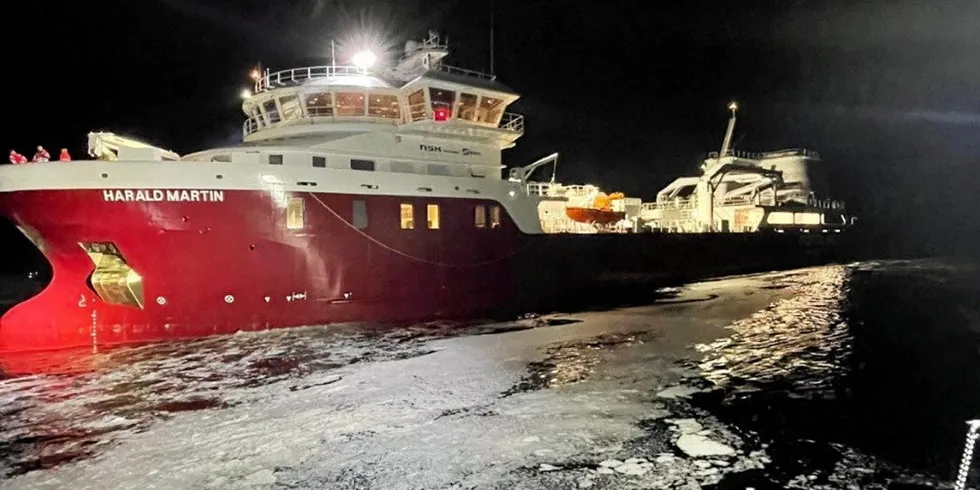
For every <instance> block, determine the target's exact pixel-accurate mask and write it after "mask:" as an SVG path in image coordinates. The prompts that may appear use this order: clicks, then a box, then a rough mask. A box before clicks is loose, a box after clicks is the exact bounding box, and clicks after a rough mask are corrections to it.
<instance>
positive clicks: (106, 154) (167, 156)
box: [88, 132, 180, 160]
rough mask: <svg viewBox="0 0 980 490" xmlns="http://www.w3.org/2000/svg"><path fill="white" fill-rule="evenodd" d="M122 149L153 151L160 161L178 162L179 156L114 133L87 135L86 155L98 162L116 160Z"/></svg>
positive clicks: (92, 133)
mask: <svg viewBox="0 0 980 490" xmlns="http://www.w3.org/2000/svg"><path fill="white" fill-rule="evenodd" d="M124 148H139V149H144V150H153V151H154V152H155V153H157V154H158V155H160V159H162V160H180V155H178V154H176V153H174V152H172V151H170V150H164V149H162V148H157V147H155V146H153V145H150V144H147V143H143V142H142V141H137V140H134V139H132V138H126V137H123V136H118V135H116V134H114V133H103V132H91V133H89V134H88V154H89V155H90V156H92V157H94V158H96V159H98V160H118V159H119V156H118V154H119V150H121V149H124Z"/></svg>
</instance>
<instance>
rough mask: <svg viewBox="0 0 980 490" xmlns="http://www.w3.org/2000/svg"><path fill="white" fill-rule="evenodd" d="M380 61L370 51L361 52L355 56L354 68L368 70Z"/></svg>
mask: <svg viewBox="0 0 980 490" xmlns="http://www.w3.org/2000/svg"><path fill="white" fill-rule="evenodd" d="M377 60H378V57H377V56H375V55H374V53H372V52H370V51H361V52H360V53H357V54H355V55H354V66H356V67H358V68H360V69H362V70H366V69H368V68H371V67H372V66H374V62H375V61H377Z"/></svg>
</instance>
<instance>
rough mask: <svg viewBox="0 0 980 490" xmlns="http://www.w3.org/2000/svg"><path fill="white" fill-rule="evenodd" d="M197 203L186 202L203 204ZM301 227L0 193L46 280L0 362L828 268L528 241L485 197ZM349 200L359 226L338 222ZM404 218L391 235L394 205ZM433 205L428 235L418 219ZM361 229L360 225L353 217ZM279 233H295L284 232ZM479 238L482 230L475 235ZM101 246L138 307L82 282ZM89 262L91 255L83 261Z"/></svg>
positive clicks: (270, 205)
mask: <svg viewBox="0 0 980 490" xmlns="http://www.w3.org/2000/svg"><path fill="white" fill-rule="evenodd" d="M206 192H213V191H202V194H201V195H202V196H204V194H203V193H206ZM284 198H301V199H302V200H303V203H304V207H303V210H304V211H303V213H302V214H303V216H302V219H301V221H302V223H301V224H302V226H298V227H296V226H294V227H293V228H291V227H290V226H289V224H290V223H289V222H288V220H287V218H286V210H285V209H284V207H283V206H281V205H279V204H277V202H282V201H281V199H280V200H278V201H277V200H275V199H273V197H272V196H271V195H270V193H268V192H264V191H257V190H256V191H247V190H241V191H231V190H226V191H223V201H222V202H220V203H216V202H205V201H199V202H140V201H126V202H106V201H105V199H104V196H103V191H101V190H45V191H22V192H11V193H5V194H0V212H3V214H5V215H6V216H8V217H10V218H12V219H13V220H14V222H15V223H16V224H17V225H18V226H20V227H21V228H22V229H23V230H24V231H25V232H26V234H28V236H30V237H32V239H33V241H34V242H35V244H36V245H37V246H38V248H40V249H41V251H42V252H43V254H44V256H45V257H46V258H47V260H48V261H49V262H50V264H51V266H52V271H53V277H52V279H51V282H50V283H49V284H48V285H47V287H46V288H44V289H43V290H42V291H41V292H40V293H38V294H37V295H35V296H33V297H31V298H29V299H27V300H25V301H23V302H22V303H20V304H17V305H15V306H14V307H13V308H11V309H10V310H8V311H7V312H6V313H5V314H4V315H3V316H2V318H0V351H8V352H9V351H29V350H44V349H61V348H68V347H82V346H84V347H94V346H100V347H101V346H108V345H114V344H125V343H139V342H147V341H157V340H167V339H180V338H193V337H203V336H209V335H215V334H224V333H234V332H238V331H249V330H265V329H271V328H281V327H293V326H301V325H320V324H329V323H342V322H363V321H382V322H386V321H394V322H402V321H413V320H428V319H433V318H438V317H466V316H469V315H472V314H474V313H482V312H499V311H501V310H503V311H508V312H510V313H516V312H522V311H541V310H542V309H547V308H555V307H557V308H571V309H574V308H577V307H582V306H588V305H593V304H595V303H596V302H597V301H598V302H607V301H608V300H609V299H610V298H612V299H613V301H614V302H615V304H624V303H629V302H635V301H646V300H651V299H653V298H655V294H656V288H657V287H658V286H663V285H668V284H670V285H675V284H679V283H681V282H683V281H688V280H693V279H698V278H704V277H712V276H719V275H724V274H736V273H744V272H753V271H763V270H774V269H781V268H790V267H800V266H805V265H810V264H815V263H823V262H826V261H828V260H833V259H834V258H836V257H837V256H838V249H839V246H838V245H839V242H840V238H841V235H840V234H837V233H830V234H826V233H816V234H813V233H811V234H790V233H785V234H784V233H715V234H684V233H676V234H659V233H644V234H599V235H574V234H572V235H541V234H538V235H533V234H524V233H522V232H521V231H520V230H519V229H518V227H517V226H516V224H515V223H514V222H513V220H512V219H510V218H509V217H508V215H507V213H506V210H505V209H504V208H503V207H501V209H500V211H501V212H500V223H499V226H484V227H477V226H476V223H475V220H474V210H475V209H476V207H477V206H484V208H485V209H489V208H491V207H493V206H496V205H497V203H496V202H494V201H493V200H487V199H462V198H411V197H397V196H359V195H342V194H328V193H316V194H313V193H294V194H287V195H286V196H284ZM358 201H362V202H363V203H364V204H363V205H364V209H366V218H367V219H366V221H367V222H366V223H364V222H363V220H362V222H361V223H360V225H363V226H362V228H358V227H357V226H355V225H354V222H355V219H354V206H356V205H359V204H355V203H357V202H358ZM405 203H410V204H413V205H414V210H415V212H414V217H415V226H414V229H402V228H401V222H400V218H401V216H400V205H401V204H405ZM428 204H438V205H439V209H440V213H439V214H440V220H439V221H440V223H439V228H438V229H429V228H428V226H427V225H426V221H425V219H424V218H426V206H427V205H428ZM362 218H363V217H362ZM294 224H295V223H294ZM487 224H488V225H489V223H487ZM100 243H101V244H111V245H112V247H114V248H115V249H117V250H118V254H119V256H120V257H121V259H120V260H121V261H122V262H124V263H125V265H126V267H128V268H130V269H131V270H132V271H133V274H135V275H136V276H138V277H139V281H138V285H139V286H140V287H139V288H133V289H136V290H139V291H140V294H139V295H138V296H139V297H140V298H141V300H140V301H139V304H126V297H125V296H124V295H121V294H119V289H118V288H117V289H116V290H115V292H114V291H113V290H111V288H110V289H108V290H107V289H106V287H105V286H104V284H106V283H108V284H109V285H112V284H115V285H117V286H118V285H119V284H128V283H127V282H126V280H125V279H126V278H125V276H123V275H120V274H119V273H118V271H115V272H114V271H110V273H109V274H108V277H109V280H108V281H102V282H99V281H97V280H95V274H94V273H95V272H97V267H96V265H95V261H94V260H93V255H90V254H89V253H88V252H87V251H86V249H85V248H83V247H85V246H88V247H90V248H89V250H91V246H92V244H100ZM96 257H97V255H96Z"/></svg>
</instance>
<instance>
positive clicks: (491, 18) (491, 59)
mask: <svg viewBox="0 0 980 490" xmlns="http://www.w3.org/2000/svg"><path fill="white" fill-rule="evenodd" d="M496 75H497V74H496V73H494V71H493V0H490V76H491V77H495V76H496Z"/></svg>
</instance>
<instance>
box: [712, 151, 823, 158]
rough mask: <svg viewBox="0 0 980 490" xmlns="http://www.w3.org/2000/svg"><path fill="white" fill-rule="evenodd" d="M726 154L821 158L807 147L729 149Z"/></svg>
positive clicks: (737, 156)
mask: <svg viewBox="0 0 980 490" xmlns="http://www.w3.org/2000/svg"><path fill="white" fill-rule="evenodd" d="M725 156H726V157H735V158H744V159H746V160H766V159H768V158H781V157H792V156H801V157H806V158H812V159H814V160H819V159H820V154H819V153H817V152H815V151H813V150H808V149H806V148H790V149H786V150H776V151H764V152H751V151H740V150H728V151H727V152H725ZM708 158H718V152H717V151H713V152H711V153H708Z"/></svg>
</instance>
